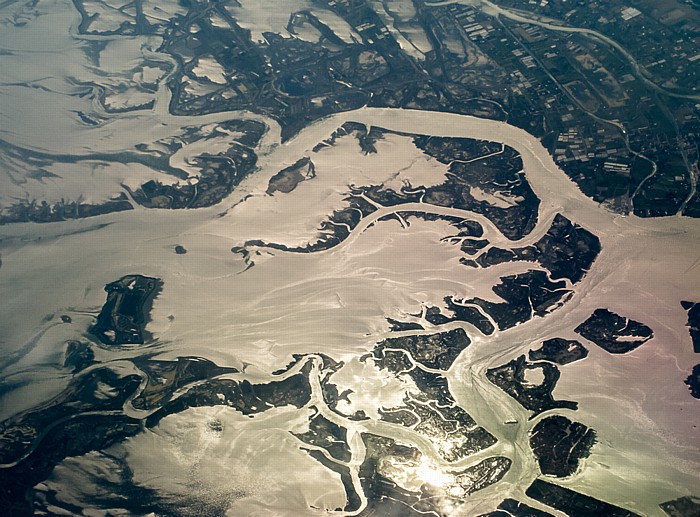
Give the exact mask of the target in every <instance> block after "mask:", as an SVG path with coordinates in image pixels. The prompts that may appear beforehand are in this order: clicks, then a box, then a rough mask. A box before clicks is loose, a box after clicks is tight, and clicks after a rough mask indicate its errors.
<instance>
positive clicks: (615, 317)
mask: <svg viewBox="0 0 700 517" xmlns="http://www.w3.org/2000/svg"><path fill="white" fill-rule="evenodd" d="M574 332H576V333H577V334H579V335H581V336H583V337H585V338H586V339H587V340H588V341H591V342H592V343H595V344H596V345H598V346H599V347H601V348H602V349H603V350H606V351H608V352H610V353H611V354H626V353H627V352H631V351H632V350H634V349H635V348H637V347H639V346H641V345H643V344H644V343H646V342H647V341H649V340H650V339H651V338H653V337H654V332H653V331H652V330H651V329H650V328H649V327H647V326H646V325H644V324H643V323H639V322H638V321H634V320H632V319H629V318H625V317H624V316H620V315H619V314H615V313H614V312H611V311H609V310H608V309H596V310H595V312H594V313H593V314H592V315H591V317H590V318H588V319H587V320H586V321H584V322H583V323H581V324H580V325H579V326H578V327H576V328H575V329H574Z"/></svg>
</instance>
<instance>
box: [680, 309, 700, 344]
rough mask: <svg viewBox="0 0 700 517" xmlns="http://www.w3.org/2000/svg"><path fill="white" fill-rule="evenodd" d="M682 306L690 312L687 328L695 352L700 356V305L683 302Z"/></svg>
mask: <svg viewBox="0 0 700 517" xmlns="http://www.w3.org/2000/svg"><path fill="white" fill-rule="evenodd" d="M681 306H682V307H683V308H684V309H685V310H686V311H687V312H688V323H687V324H686V326H687V327H688V331H689V332H690V339H691V340H692V341H693V351H694V352H695V353H696V354H700V303H696V302H688V301H683V302H681Z"/></svg>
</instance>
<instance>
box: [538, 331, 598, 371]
mask: <svg viewBox="0 0 700 517" xmlns="http://www.w3.org/2000/svg"><path fill="white" fill-rule="evenodd" d="M587 356H588V350H587V349H586V347H584V346H583V345H582V344H581V343H580V342H579V341H576V340H572V339H562V338H559V337H555V338H552V339H547V340H545V341H543V342H542V346H541V347H540V348H538V349H537V350H530V352H529V353H528V358H529V359H530V361H549V362H552V363H557V364H559V365H562V366H563V365H565V364H569V363H573V362H574V361H579V360H581V359H583V358H584V357H587Z"/></svg>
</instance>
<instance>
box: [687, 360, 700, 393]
mask: <svg viewBox="0 0 700 517" xmlns="http://www.w3.org/2000/svg"><path fill="white" fill-rule="evenodd" d="M685 383H686V384H687V385H688V389H689V390H690V394H691V395H692V396H693V397H695V398H696V399H700V364H696V365H695V366H693V371H692V372H691V373H690V375H688V378H687V379H686V380H685Z"/></svg>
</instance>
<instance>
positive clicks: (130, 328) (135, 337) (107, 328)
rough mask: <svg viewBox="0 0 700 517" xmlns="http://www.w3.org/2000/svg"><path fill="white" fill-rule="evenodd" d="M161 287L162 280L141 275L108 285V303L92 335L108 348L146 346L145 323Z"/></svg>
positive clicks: (123, 278) (148, 336)
mask: <svg viewBox="0 0 700 517" xmlns="http://www.w3.org/2000/svg"><path fill="white" fill-rule="evenodd" d="M162 285H163V284H162V282H161V280H160V279H158V278H152V277H148V276H142V275H127V276H124V277H122V278H120V279H119V280H117V281H116V282H112V283H111V284H107V285H106V286H105V291H107V301H106V302H105V304H104V305H103V306H102V310H101V311H100V314H99V315H98V316H97V321H96V323H95V324H94V325H93V326H92V327H91V328H90V333H91V334H93V335H94V336H96V337H97V338H98V339H99V340H100V341H101V342H102V343H104V344H106V345H127V344H129V345H130V344H137V345H141V344H143V343H144V342H145V341H146V340H147V339H150V335H149V334H148V333H147V332H146V324H147V323H148V320H149V315H150V312H151V304H152V303H153V299H154V298H155V297H156V295H157V294H158V293H159V292H160V289H161V287H162Z"/></svg>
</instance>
